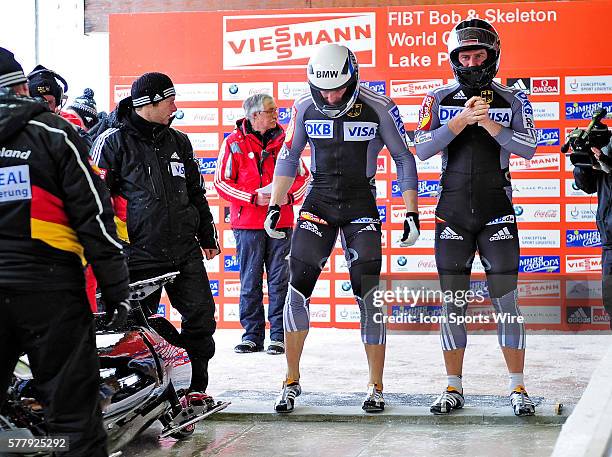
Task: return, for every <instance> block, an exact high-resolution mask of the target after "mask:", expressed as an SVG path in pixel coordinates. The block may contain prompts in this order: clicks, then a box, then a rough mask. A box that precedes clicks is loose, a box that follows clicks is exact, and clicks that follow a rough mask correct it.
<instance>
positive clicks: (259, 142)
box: [215, 119, 310, 230]
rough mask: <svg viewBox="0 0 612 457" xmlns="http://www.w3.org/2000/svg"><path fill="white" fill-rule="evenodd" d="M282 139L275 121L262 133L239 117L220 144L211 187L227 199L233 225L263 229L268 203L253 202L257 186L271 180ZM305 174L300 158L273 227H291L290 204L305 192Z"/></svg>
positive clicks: (262, 185) (236, 227)
mask: <svg viewBox="0 0 612 457" xmlns="http://www.w3.org/2000/svg"><path fill="white" fill-rule="evenodd" d="M284 141H285V132H284V131H283V128H282V127H281V126H280V125H278V124H277V125H276V127H274V128H273V129H270V130H268V131H267V132H266V133H265V134H264V135H263V136H262V135H259V134H256V133H255V132H253V131H252V129H250V128H248V127H247V122H246V120H245V119H239V120H238V122H236V129H235V130H234V131H233V132H232V133H231V134H230V135H228V137H227V138H226V139H225V141H224V142H223V144H222V145H221V150H220V151H219V159H218V160H217V169H216V171H215V188H216V189H217V192H219V195H221V197H223V198H224V199H225V200H227V201H229V202H230V203H231V206H230V222H231V225H232V228H233V229H253V230H263V224H264V221H265V219H266V213H267V211H268V206H267V205H266V206H257V205H256V204H255V201H256V199H257V189H259V188H261V187H265V186H267V185H268V184H270V183H271V182H272V178H273V177H274V166H275V164H276V158H277V157H278V154H279V151H280V149H281V147H282V146H283V143H284ZM264 143H265V145H264ZM309 178H310V172H309V171H308V168H307V167H306V166H305V165H304V163H303V161H300V166H299V167H298V170H297V175H296V178H295V181H294V182H293V185H292V186H291V189H289V193H288V200H289V202H288V204H286V205H283V206H282V207H281V215H280V219H279V221H278V224H277V225H276V227H277V228H291V227H293V220H294V216H293V208H292V205H294V204H297V203H300V201H301V200H302V199H303V197H304V195H306V191H307V189H308V184H309Z"/></svg>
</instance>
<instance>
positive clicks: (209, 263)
mask: <svg viewBox="0 0 612 457" xmlns="http://www.w3.org/2000/svg"><path fill="white" fill-rule="evenodd" d="M219 263H220V259H219V256H217V257H215V258H214V259H210V260H206V259H204V268H206V272H207V273H219Z"/></svg>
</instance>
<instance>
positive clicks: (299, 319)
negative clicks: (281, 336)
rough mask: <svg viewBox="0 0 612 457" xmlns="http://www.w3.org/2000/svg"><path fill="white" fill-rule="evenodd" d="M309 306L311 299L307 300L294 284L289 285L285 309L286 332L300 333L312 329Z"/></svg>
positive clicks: (284, 323)
mask: <svg viewBox="0 0 612 457" xmlns="http://www.w3.org/2000/svg"><path fill="white" fill-rule="evenodd" d="M309 305H310V297H308V298H306V297H305V296H304V295H303V294H302V293H301V292H300V291H298V290H297V289H296V288H294V287H293V285H292V284H289V290H288V291H287V298H285V306H284V307H283V325H284V326H285V331H286V332H300V331H303V330H308V329H309V328H310V308H309Z"/></svg>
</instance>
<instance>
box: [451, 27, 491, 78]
mask: <svg viewBox="0 0 612 457" xmlns="http://www.w3.org/2000/svg"><path fill="white" fill-rule="evenodd" d="M475 49H485V50H486V51H487V60H486V61H485V62H484V63H483V64H482V65H479V66H477V67H464V66H463V65H461V63H460V62H459V52H461V51H471V50H475ZM448 54H449V57H450V62H451V67H452V68H453V73H454V74H455V79H456V80H457V82H458V83H459V84H460V85H461V86H463V87H467V88H469V89H481V88H483V87H485V86H487V85H488V84H490V83H491V81H493V78H494V77H495V75H496V74H497V70H498V69H499V59H500V56H501V48H500V43H499V35H498V34H497V31H496V30H495V28H494V27H493V26H492V25H491V24H489V23H488V22H487V21H483V20H482V19H468V20H465V21H461V22H460V23H459V24H457V25H456V26H455V28H453V30H452V31H451V34H450V36H449V37H448Z"/></svg>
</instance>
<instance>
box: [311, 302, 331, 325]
mask: <svg viewBox="0 0 612 457" xmlns="http://www.w3.org/2000/svg"><path fill="white" fill-rule="evenodd" d="M309 310H310V322H331V308H330V305H322V304H319V303H311V304H310V306H309Z"/></svg>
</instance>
